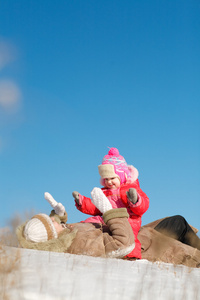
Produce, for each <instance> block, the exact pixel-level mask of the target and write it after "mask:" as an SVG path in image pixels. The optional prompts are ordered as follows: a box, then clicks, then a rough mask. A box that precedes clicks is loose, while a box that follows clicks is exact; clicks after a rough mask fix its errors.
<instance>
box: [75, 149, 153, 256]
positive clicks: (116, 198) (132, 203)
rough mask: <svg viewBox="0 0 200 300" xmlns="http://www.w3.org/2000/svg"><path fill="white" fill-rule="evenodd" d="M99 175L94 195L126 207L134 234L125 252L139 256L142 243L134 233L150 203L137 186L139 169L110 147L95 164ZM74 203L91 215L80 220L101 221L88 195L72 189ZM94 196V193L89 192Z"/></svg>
mask: <svg viewBox="0 0 200 300" xmlns="http://www.w3.org/2000/svg"><path fill="white" fill-rule="evenodd" d="M98 170H99V174H100V176H101V184H102V185H103V186H104V187H103V188H102V189H99V188H96V195H97V194H98V197H99V199H104V197H105V196H106V197H107V198H108V200H109V201H110V203H111V205H112V208H120V207H126V208H127V211H128V214H129V223H130V224H131V227H132V230H133V233H134V236H135V248H134V250H133V251H132V252H131V253H130V254H129V255H128V257H129V258H131V257H134V258H141V244H140V242H139V240H138V239H137V234H138V231H139V229H140V226H141V216H142V215H143V214H144V213H145V212H146V211H147V209H148V207H149V199H148V197H147V196H146V194H145V193H144V192H143V191H142V190H141V189H140V185H139V181H138V170H137V169H136V168H134V167H133V166H129V165H127V163H126V161H125V159H124V158H123V156H121V155H119V151H118V149H116V148H110V150H109V152H108V155H105V156H104V158H103V162H102V164H101V165H100V166H98ZM72 195H73V197H74V199H75V205H76V207H77V209H78V210H80V211H81V212H83V213H85V214H89V215H93V216H94V217H90V218H88V219H86V220H85V221H83V222H92V223H104V222H103V219H102V217H101V216H102V213H101V212H100V211H99V210H98V209H97V208H96V207H95V205H94V204H93V203H92V201H91V199H90V198H87V197H85V196H83V195H81V194H79V193H78V192H73V193H72ZM91 195H92V197H93V193H91Z"/></svg>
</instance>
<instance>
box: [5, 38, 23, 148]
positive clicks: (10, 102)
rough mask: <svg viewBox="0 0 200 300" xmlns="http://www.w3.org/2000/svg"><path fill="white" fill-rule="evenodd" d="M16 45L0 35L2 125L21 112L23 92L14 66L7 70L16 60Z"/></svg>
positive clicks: (8, 122) (7, 123)
mask: <svg viewBox="0 0 200 300" xmlns="http://www.w3.org/2000/svg"><path fill="white" fill-rule="evenodd" d="M16 53H17V51H16V47H15V46H14V45H13V44H12V43H11V42H9V41H5V39H3V38H1V37H0V117H1V124H0V125H6V127H7V125H9V124H10V122H11V118H10V117H11V116H12V122H13V114H15V115H17V114H18V113H19V112H20V108H21V100H22V92H21V88H20V87H19V85H18V84H17V82H16V81H15V80H14V79H13V78H12V68H9V74H8V72H6V77H5V75H4V74H5V72H4V69H6V68H7V67H8V66H9V67H10V66H11V67H12V62H13V61H14V60H16V57H17V56H16ZM5 144H6V142H5V137H4V138H2V136H0V152H2V149H3V148H4V147H5Z"/></svg>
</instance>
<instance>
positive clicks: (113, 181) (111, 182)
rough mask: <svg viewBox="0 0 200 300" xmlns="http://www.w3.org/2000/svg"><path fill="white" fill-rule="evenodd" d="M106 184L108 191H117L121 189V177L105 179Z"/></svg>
mask: <svg viewBox="0 0 200 300" xmlns="http://www.w3.org/2000/svg"><path fill="white" fill-rule="evenodd" d="M104 182H105V187H106V188H107V189H117V188H119V187H120V180H119V177H112V178H105V179H104Z"/></svg>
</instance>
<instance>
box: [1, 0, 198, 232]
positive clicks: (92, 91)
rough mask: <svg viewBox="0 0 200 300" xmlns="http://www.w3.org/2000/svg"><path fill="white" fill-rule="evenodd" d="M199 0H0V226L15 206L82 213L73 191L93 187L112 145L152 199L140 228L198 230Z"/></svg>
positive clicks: (81, 217) (80, 216) (77, 217)
mask: <svg viewBox="0 0 200 300" xmlns="http://www.w3.org/2000/svg"><path fill="white" fill-rule="evenodd" d="M199 13H200V4H199V2H198V1H184V0H182V1H176V0H174V1H147V0H146V1H135V0H132V1H118V0H115V1H104V0H102V1H92V0H90V1H89V0H85V1H80V0H76V1H63V0H61V1H58V2H55V1H46V0H43V1H25V0H19V1H17V2H16V1H13V0H10V1H2V2H1V4H0V200H1V210H0V226H5V225H6V224H7V220H8V219H9V218H10V217H11V216H13V215H14V214H15V213H16V212H18V213H21V214H23V213H24V212H25V211H30V210H31V209H34V210H35V212H45V213H48V212H49V210H50V207H49V204H48V203H46V202H45V200H44V197H43V194H44V192H46V191H47V192H49V193H51V194H52V195H53V196H54V198H55V199H56V200H57V201H59V202H62V203H63V204H64V205H65V207H66V210H67V212H68V215H69V222H76V221H80V220H84V219H85V218H87V216H86V215H84V214H82V213H80V212H78V211H77V210H76V208H75V206H74V201H73V198H72V195H71V194H72V191H74V190H77V191H78V192H80V193H81V194H83V195H86V196H90V192H91V190H92V189H93V187H95V186H99V187H100V183H99V174H98V169H97V166H98V165H99V164H101V161H102V158H103V156H104V155H105V154H107V152H108V147H117V148H118V149H119V151H120V154H121V155H123V156H124V157H125V159H126V161H127V163H128V164H132V165H134V166H135V167H136V168H137V169H138V170H139V174H140V175H139V181H140V186H141V188H142V189H143V190H144V191H145V192H146V194H147V195H148V196H149V198H150V208H149V210H148V212H146V214H145V215H144V216H143V224H146V223H148V222H151V221H153V220H155V219H158V218H161V217H165V216H170V215H174V214H181V215H183V216H184V217H185V218H186V219H187V220H188V221H189V222H190V223H192V224H193V225H194V226H196V227H197V228H199V229H200V219H199V208H200V204H199V201H200V184H199V183H200V172H199V170H200V118H199V113H200V85H199V79H200V58H199V53H200V38H199V32H200V18H199Z"/></svg>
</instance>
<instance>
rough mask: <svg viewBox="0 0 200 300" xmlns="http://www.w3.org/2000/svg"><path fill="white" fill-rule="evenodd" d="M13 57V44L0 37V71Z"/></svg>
mask: <svg viewBox="0 0 200 300" xmlns="http://www.w3.org/2000/svg"><path fill="white" fill-rule="evenodd" d="M14 58H15V49H14V46H13V45H12V44H11V43H9V42H6V41H4V40H3V39H0V71H1V70H2V69H3V68H4V67H5V66H6V65H7V64H9V63H10V62H11V61H13V60H14Z"/></svg>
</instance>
